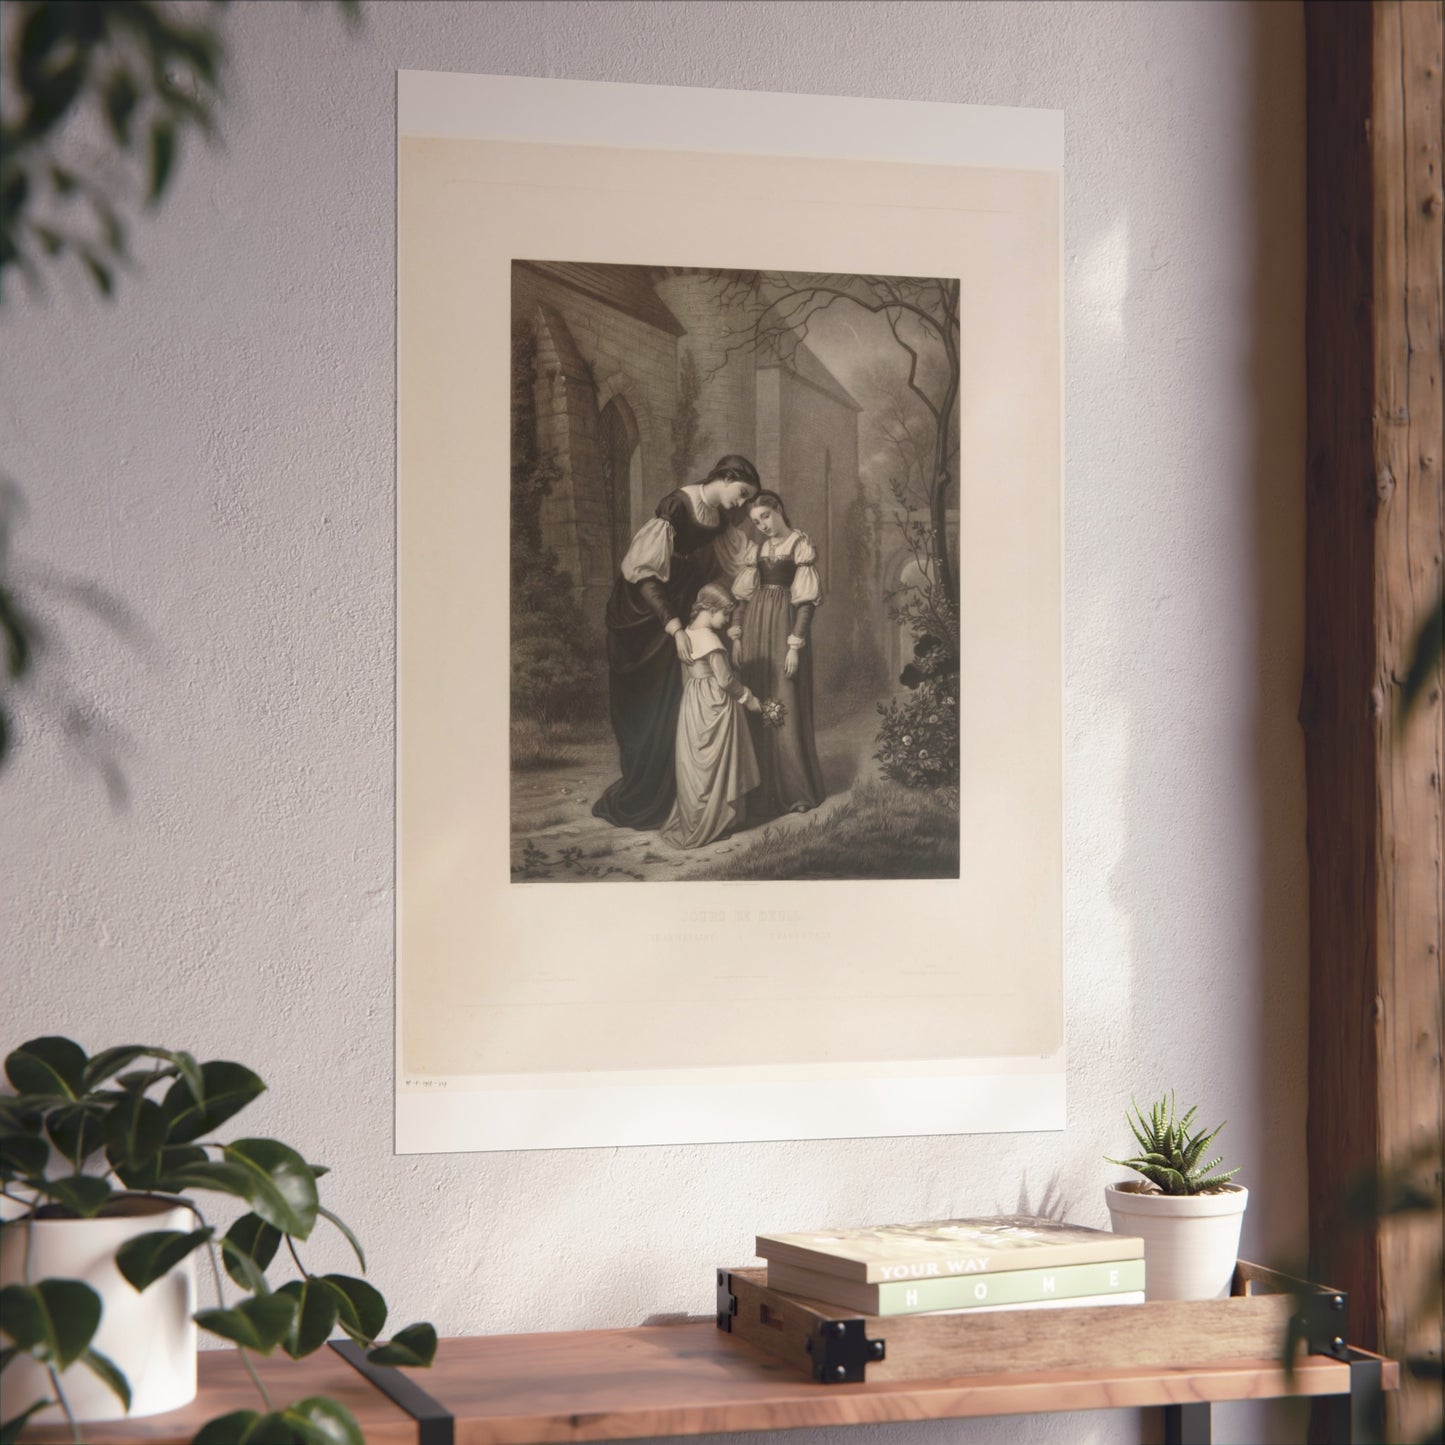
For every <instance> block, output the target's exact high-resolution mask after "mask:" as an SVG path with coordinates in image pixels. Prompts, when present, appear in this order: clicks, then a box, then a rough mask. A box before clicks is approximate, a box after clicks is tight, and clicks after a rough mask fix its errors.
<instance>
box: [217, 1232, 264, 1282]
mask: <svg viewBox="0 0 1445 1445" xmlns="http://www.w3.org/2000/svg"><path fill="white" fill-rule="evenodd" d="M267 1228H268V1229H269V1228H270V1226H269V1225H268V1226H267ZM221 1263H222V1264H223V1265H225V1267H226V1273H227V1274H228V1275H230V1276H231V1278H232V1279H233V1280H235V1281H236V1283H237V1284H238V1285H240V1286H241V1288H242V1289H245V1290H250V1292H251V1293H252V1294H270V1293H271V1286H270V1285H268V1284H267V1283H266V1276H265V1274H264V1273H263V1272H262V1270H261V1269H260V1268H259V1267H258V1266H257V1264H256V1261H255V1260H254V1259H252V1258H251V1256H250V1255H249V1254H247V1253H246V1252H245V1251H244V1250H242V1249H238V1248H237V1247H236V1246H235V1245H234V1244H232V1243H231V1241H230V1240H229V1239H223V1240H222V1241H221Z"/></svg>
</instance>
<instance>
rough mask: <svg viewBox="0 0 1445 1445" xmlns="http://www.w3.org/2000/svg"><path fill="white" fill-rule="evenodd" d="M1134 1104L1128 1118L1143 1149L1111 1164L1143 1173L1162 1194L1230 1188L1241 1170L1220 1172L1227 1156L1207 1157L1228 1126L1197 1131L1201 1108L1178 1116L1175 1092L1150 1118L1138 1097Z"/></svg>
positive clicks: (1212, 1192) (1151, 1110) (1192, 1192)
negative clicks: (1145, 1114) (1129, 1157)
mask: <svg viewBox="0 0 1445 1445" xmlns="http://www.w3.org/2000/svg"><path fill="white" fill-rule="evenodd" d="M1130 1103H1131V1104H1133V1108H1134V1112H1133V1115H1132V1117H1130V1116H1129V1115H1125V1118H1126V1119H1127V1120H1128V1124H1129V1128H1130V1130H1131V1131H1132V1132H1133V1135H1134V1138H1135V1139H1136V1140H1137V1141H1138V1144H1139V1152H1138V1153H1137V1154H1136V1155H1135V1156H1134V1157H1133V1158H1132V1159H1114V1158H1110V1159H1109V1163H1110V1164H1120V1165H1122V1166H1123V1167H1124V1168H1125V1169H1132V1170H1134V1172H1135V1173H1136V1174H1142V1175H1143V1176H1144V1178H1145V1179H1147V1180H1148V1181H1149V1183H1150V1184H1152V1185H1153V1186H1154V1187H1155V1188H1156V1189H1157V1190H1158V1191H1159V1192H1160V1193H1161V1194H1175V1195H1180V1194H1217V1193H1218V1192H1219V1191H1220V1190H1221V1189H1227V1188H1229V1187H1230V1184H1229V1181H1230V1180H1231V1179H1233V1178H1234V1176H1235V1175H1236V1174H1238V1173H1239V1170H1238V1169H1230V1170H1227V1171H1225V1172H1224V1173H1218V1172H1216V1171H1217V1170H1218V1168H1219V1166H1220V1165H1221V1164H1222V1163H1223V1162H1224V1159H1223V1157H1222V1156H1221V1155H1218V1154H1216V1155H1215V1156H1214V1158H1213V1159H1205V1157H1204V1156H1205V1152H1206V1151H1207V1150H1208V1148H1209V1146H1210V1145H1211V1144H1212V1143H1213V1142H1214V1140H1215V1139H1216V1138H1218V1136H1219V1132H1220V1130H1221V1129H1223V1128H1224V1125H1223V1124H1220V1125H1219V1126H1218V1128H1215V1129H1212V1130H1210V1132H1209V1133H1207V1134H1206V1133H1203V1132H1202V1131H1199V1130H1195V1129H1194V1128H1193V1127H1192V1126H1193V1123H1194V1116H1195V1115H1196V1114H1197V1113H1198V1112H1199V1109H1198V1107H1197V1106H1195V1107H1194V1108H1191V1109H1190V1110H1189V1111H1188V1112H1187V1113H1186V1114H1185V1115H1184V1116H1183V1117H1182V1118H1180V1117H1178V1116H1177V1115H1176V1113H1175V1108H1174V1095H1173V1094H1172V1093H1171V1094H1169V1095H1168V1096H1167V1097H1166V1098H1163V1099H1160V1100H1159V1102H1158V1103H1157V1104H1155V1105H1154V1107H1153V1108H1152V1109H1150V1110H1149V1116H1148V1118H1147V1119H1146V1118H1145V1117H1144V1111H1143V1110H1142V1109H1141V1108H1140V1107H1139V1103H1138V1101H1137V1100H1130ZM1106 1157H1107V1156H1106Z"/></svg>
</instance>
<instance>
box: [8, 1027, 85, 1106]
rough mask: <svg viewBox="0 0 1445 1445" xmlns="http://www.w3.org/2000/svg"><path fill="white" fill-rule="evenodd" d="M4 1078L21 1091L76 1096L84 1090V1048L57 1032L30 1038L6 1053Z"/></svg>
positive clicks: (72, 1097) (24, 1092)
mask: <svg viewBox="0 0 1445 1445" xmlns="http://www.w3.org/2000/svg"><path fill="white" fill-rule="evenodd" d="M5 1077H6V1078H7V1079H9V1080H10V1082H11V1083H12V1084H14V1085H15V1090H16V1092H17V1093H20V1094H63V1095H64V1096H65V1097H66V1098H67V1099H77V1098H79V1097H80V1095H81V1093H82V1092H83V1091H84V1078H85V1050H84V1049H83V1048H81V1047H80V1045H79V1044H77V1043H76V1042H75V1041H74V1040H72V1039H66V1038H61V1037H59V1036H57V1035H47V1036H46V1037H45V1038H39V1039H31V1040H30V1042H29V1043H26V1044H21V1045H20V1047H19V1048H18V1049H15V1050H14V1051H13V1052H12V1053H10V1054H9V1055H7V1056H6V1059H5Z"/></svg>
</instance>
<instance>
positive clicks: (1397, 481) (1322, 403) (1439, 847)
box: [1300, 0, 1445, 1439]
mask: <svg viewBox="0 0 1445 1445" xmlns="http://www.w3.org/2000/svg"><path fill="white" fill-rule="evenodd" d="M1305 17H1306V22H1305V34H1306V78H1307V96H1308V99H1307V136H1308V139H1307V148H1308V149H1307V186H1308V202H1307V206H1308V217H1307V233H1308V246H1309V276H1308V283H1307V303H1306V304H1307V316H1306V355H1307V365H1308V372H1309V375H1308V477H1307V491H1306V496H1307V503H1306V505H1307V517H1306V531H1307V538H1306V564H1305V565H1306V609H1307V617H1306V642H1305V678H1304V687H1303V692H1302V696H1301V702H1300V721H1301V724H1302V726H1303V728H1304V734H1305V748H1306V779H1307V788H1308V799H1309V803H1308V806H1309V821H1308V839H1307V841H1308V851H1309V868H1310V1105H1309V1159H1310V1235H1311V1245H1312V1250H1313V1252H1314V1260H1313V1268H1314V1270H1315V1272H1316V1278H1320V1279H1324V1280H1326V1281H1328V1282H1329V1283H1330V1284H1333V1285H1336V1286H1338V1287H1340V1288H1343V1289H1347V1290H1348V1291H1349V1293H1350V1298H1351V1317H1350V1324H1351V1330H1352V1334H1353V1335H1354V1336H1355V1339H1354V1343H1357V1344H1360V1345H1363V1346H1365V1347H1366V1348H1371V1349H1379V1350H1381V1351H1382V1352H1384V1353H1386V1354H1390V1355H1394V1356H1396V1357H1397V1358H1398V1357H1401V1356H1403V1355H1404V1354H1405V1353H1406V1352H1407V1349H1408V1350H1410V1351H1413V1352H1415V1353H1425V1354H1427V1355H1433V1358H1434V1359H1435V1360H1436V1362H1437V1363H1438V1361H1439V1360H1440V1358H1441V1346H1442V1319H1441V1313H1440V1307H1439V1304H1438V1301H1437V1302H1436V1303H1435V1304H1434V1305H1433V1307H1428V1308H1426V1307H1423V1301H1424V1297H1425V1292H1426V1290H1427V1288H1428V1287H1429V1286H1430V1285H1431V1284H1432V1283H1433V1282H1434V1281H1436V1280H1438V1277H1439V1273H1438V1272H1439V1269H1440V1260H1441V1247H1442V1228H1445V1224H1442V1219H1441V1216H1440V1215H1439V1214H1438V1213H1437V1214H1436V1215H1435V1216H1434V1217H1433V1219H1424V1218H1422V1219H1417V1220H1415V1221H1414V1222H1413V1223H1412V1224H1411V1225H1408V1226H1397V1225H1390V1226H1389V1227H1387V1228H1385V1229H1378V1228H1366V1229H1355V1230H1348V1229H1346V1228H1345V1224H1344V1220H1343V1217H1342V1216H1343V1201H1344V1198H1345V1195H1346V1193H1347V1192H1348V1190H1349V1188H1350V1186H1351V1185H1352V1184H1353V1183H1354V1182H1355V1181H1356V1179H1357V1178H1358V1176H1359V1175H1360V1173H1361V1172H1363V1171H1369V1170H1373V1169H1375V1168H1376V1167H1378V1166H1380V1165H1381V1164H1387V1163H1393V1162H1395V1161H1398V1160H1401V1159H1403V1158H1404V1157H1405V1156H1406V1155H1407V1154H1408V1153H1410V1152H1411V1151H1413V1150H1418V1149H1422V1148H1423V1149H1425V1150H1427V1151H1432V1158H1433V1168H1434V1170H1435V1180H1436V1182H1437V1185H1438V1180H1439V1169H1440V1162H1441V1158H1442V1150H1445V1093H1442V1089H1445V1080H1442V1069H1441V1045H1442V1034H1445V1029H1442V1014H1441V1007H1442V968H1441V963H1442V912H1445V899H1442V856H1445V814H1442V801H1441V800H1442V787H1441V778H1442V774H1445V747H1442V704H1441V681H1440V674H1439V668H1438V665H1437V668H1436V672H1435V676H1434V678H1433V680H1432V681H1431V682H1429V683H1427V685H1426V687H1425V689H1424V693H1423V695H1422V697H1421V698H1420V700H1419V702H1418V703H1417V704H1416V706H1415V708H1414V709H1413V711H1412V713H1411V715H1410V717H1409V718H1408V719H1407V720H1406V721H1405V722H1404V723H1403V724H1402V723H1401V721H1400V710H1399V705H1398V704H1399V691H1400V686H1399V685H1400V682H1401V681H1402V680H1403V678H1404V676H1405V673H1406V669H1407V668H1408V666H1409V661H1410V658H1411V656H1412V652H1413V646H1414V643H1415V639H1416V636H1417V633H1418V631H1419V629H1420V627H1421V625H1422V623H1423V620H1424V619H1425V618H1426V617H1427V616H1428V615H1429V613H1430V611H1431V609H1432V607H1433V605H1434V603H1435V601H1436V599H1437V598H1438V597H1439V595H1440V589H1441V585H1442V562H1441V558H1442V553H1445V527H1442V518H1445V508H1442V499H1441V461H1442V451H1445V444H1442V427H1445V422H1442V405H1441V382H1442V349H1441V311H1442V227H1441V210H1442V199H1441V156H1442V87H1441V68H1442V58H1441V49H1442V6H1441V4H1440V0H1370V3H1365V4H1356V3H1336V0H1316V3H1307V4H1306V6H1305ZM1396 1409H1397V1412H1398V1413H1397V1418H1396V1420H1395V1421H1394V1422H1393V1427H1394V1428H1395V1429H1396V1430H1397V1431H1398V1432H1399V1436H1400V1437H1403V1438H1412V1439H1413V1438H1418V1437H1419V1436H1420V1434H1421V1432H1423V1431H1424V1430H1425V1429H1426V1427H1427V1424H1428V1423H1429V1422H1430V1420H1431V1419H1432V1418H1436V1417H1437V1412H1438V1410H1439V1395H1438V1391H1431V1390H1428V1389H1425V1388H1422V1387H1420V1386H1407V1387H1406V1389H1405V1390H1404V1391H1402V1395H1401V1398H1400V1400H1399V1402H1398V1405H1397V1406H1396Z"/></svg>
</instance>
